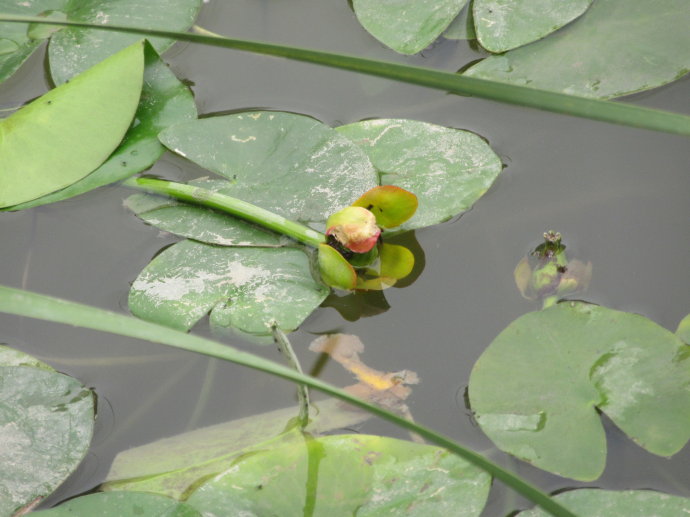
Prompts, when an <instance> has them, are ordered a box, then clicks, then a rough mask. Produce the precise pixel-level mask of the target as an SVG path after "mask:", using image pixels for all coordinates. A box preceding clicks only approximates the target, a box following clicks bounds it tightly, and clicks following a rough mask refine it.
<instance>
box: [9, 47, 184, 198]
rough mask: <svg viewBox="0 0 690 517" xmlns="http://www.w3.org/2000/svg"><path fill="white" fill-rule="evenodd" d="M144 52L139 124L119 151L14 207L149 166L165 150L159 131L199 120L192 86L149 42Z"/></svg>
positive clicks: (72, 193)
mask: <svg viewBox="0 0 690 517" xmlns="http://www.w3.org/2000/svg"><path fill="white" fill-rule="evenodd" d="M144 55H145V60H146V68H145V70H144V82H143V89H142V92H141V98H140V99H139V106H138V108H137V111H136V114H135V115H134V116H135V119H136V120H137V124H136V125H134V126H132V127H130V128H129V130H128V131H127V133H126V134H125V137H124V139H123V141H122V143H121V144H120V145H119V146H118V148H117V149H116V150H115V152H113V154H112V155H111V156H110V157H109V158H108V159H107V160H106V161H105V162H104V163H103V165H101V166H100V167H99V168H98V169H96V170H95V171H94V172H92V173H91V174H89V175H88V176H86V177H85V178H83V179H81V180H79V181H77V182H76V183H73V184H72V185H69V186H68V187H66V188H64V189H62V190H59V191H57V192H54V193H52V194H48V195H47V196H43V197H40V198H38V199H34V200H33V201H29V202H27V203H22V204H20V205H17V206H13V207H11V208H10V209H11V210H23V209H26V208H31V207H34V206H39V205H44V204H47V203H55V202H57V201H62V200H63V199H68V198H71V197H74V196H78V195H80V194H83V193H85V192H89V191H90V190H93V189H95V188H98V187H102V186H103V185H108V184H110V183H115V182H117V181H120V180H123V179H125V178H128V177H129V176H132V175H134V174H136V173H138V172H141V171H143V170H145V169H148V168H149V167H150V166H151V165H153V164H154V163H155V162H156V160H158V158H160V156H161V155H162V154H163V152H164V151H165V148H164V147H163V145H162V144H161V143H160V142H159V141H158V133H160V132H161V131H162V130H163V129H165V128H166V127H168V126H171V125H173V124H177V123H180V122H184V121H186V120H191V119H196V116H197V113H196V105H195V104H194V98H193V97H192V93H191V92H190V91H189V88H187V86H185V85H184V84H182V83H181V82H180V80H179V79H177V77H175V75H174V74H173V73H172V72H171V71H170V69H169V68H168V66H167V65H166V64H165V63H164V62H163V61H162V60H161V58H160V56H158V53H157V52H156V51H155V50H154V49H153V47H151V45H150V44H148V43H146V45H145V51H144Z"/></svg>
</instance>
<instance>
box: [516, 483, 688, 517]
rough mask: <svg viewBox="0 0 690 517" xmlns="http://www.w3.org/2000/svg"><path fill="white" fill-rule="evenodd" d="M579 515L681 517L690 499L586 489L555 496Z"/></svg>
mask: <svg viewBox="0 0 690 517" xmlns="http://www.w3.org/2000/svg"><path fill="white" fill-rule="evenodd" d="M554 499H556V501H558V502H560V503H561V504H563V505H564V506H565V507H566V508H568V509H569V510H571V511H573V512H575V513H576V514H577V515H583V516H587V517H649V516H651V515H653V516H654V517H678V516H680V515H685V514H688V513H690V499H687V498H685V497H678V496H673V495H668V494H664V493H661V492H654V491H652V490H623V491H620V492H614V491H612V490H596V489H593V488H584V489H581V490H571V491H569V492H564V493H562V494H557V495H556V496H554ZM517 515H518V516H519V517H547V516H548V515H550V514H549V513H548V512H545V511H544V510H541V509H534V510H528V511H524V512H520V513H518V514H517Z"/></svg>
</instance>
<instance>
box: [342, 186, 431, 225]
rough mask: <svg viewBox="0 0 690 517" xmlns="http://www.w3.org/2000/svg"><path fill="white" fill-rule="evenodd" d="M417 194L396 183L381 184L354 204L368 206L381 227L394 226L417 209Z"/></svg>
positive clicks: (402, 221) (405, 219)
mask: <svg viewBox="0 0 690 517" xmlns="http://www.w3.org/2000/svg"><path fill="white" fill-rule="evenodd" d="M418 205H419V202H418V201H417V196H415V195H414V194H413V193H412V192H408V191H407V190H405V189H402V188H400V187H396V186H394V185H381V186H378V187H374V188H373V189H371V190H368V191H366V192H365V193H364V194H362V196H361V197H360V198H359V199H358V200H357V201H355V202H354V203H352V206H359V207H363V208H366V209H367V210H369V211H370V212H371V213H373V214H374V216H375V217H376V224H377V225H379V226H380V227H381V228H394V227H396V226H400V225H401V224H402V223H404V222H405V221H407V220H408V219H409V218H410V217H412V216H413V215H414V213H415V212H416V211H417V206H418Z"/></svg>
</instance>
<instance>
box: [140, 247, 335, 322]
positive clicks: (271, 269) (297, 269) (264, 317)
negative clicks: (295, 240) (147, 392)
mask: <svg viewBox="0 0 690 517" xmlns="http://www.w3.org/2000/svg"><path fill="white" fill-rule="evenodd" d="M327 295H328V289H327V288H326V287H325V286H324V285H322V284H319V283H317V282H316V281H315V280H314V279H313V278H312V276H311V272H310V267H309V260H308V258H307V256H306V254H305V253H304V252H303V251H301V250H299V249H295V248H237V247H234V248H232V247H222V246H211V245H208V244H202V243H198V242H194V241H189V240H188V241H182V242H180V243H177V244H175V245H173V246H171V247H170V248H168V249H166V250H165V251H164V252H163V253H161V254H160V255H158V256H157V257H156V258H155V259H153V261H151V263H149V265H148V266H146V268H144V270H143V271H142V272H141V274H140V275H139V277H138V278H137V279H136V280H135V281H134V284H133V285H132V289H131V291H130V294H129V308H130V310H131V311H132V313H133V314H134V315H135V316H138V317H140V318H143V319H145V320H149V321H153V322H156V323H160V324H163V325H166V326H169V327H173V328H176V329H180V330H188V329H190V328H191V327H192V326H193V325H194V324H195V323H196V322H197V321H199V320H200V319H201V318H202V317H203V316H204V315H205V314H206V313H207V312H209V311H211V325H213V326H219V327H226V328H227V327H232V328H236V329H238V330H240V331H242V332H246V333H248V334H254V335H269V334H270V333H271V327H272V326H273V325H276V326H278V327H279V328H281V329H283V330H294V329H296V328H297V327H298V326H299V325H300V324H301V323H302V321H303V320H304V319H305V318H306V317H307V316H309V314H311V312H312V311H313V310H314V309H316V307H318V306H319V304H320V303H321V302H322V301H323V300H324V298H325V297H326V296H327Z"/></svg>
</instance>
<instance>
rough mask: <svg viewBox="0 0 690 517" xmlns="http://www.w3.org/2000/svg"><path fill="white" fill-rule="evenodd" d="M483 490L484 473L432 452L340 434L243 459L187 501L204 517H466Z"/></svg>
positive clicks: (477, 507)
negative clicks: (259, 516) (353, 516)
mask: <svg viewBox="0 0 690 517" xmlns="http://www.w3.org/2000/svg"><path fill="white" fill-rule="evenodd" d="M489 486H490V477H489V476H488V475H487V474H486V473H484V472H482V471H480V470H479V469H478V468H476V467H473V466H471V465H470V464H469V463H467V462H465V461H464V460H462V459H460V458H459V457H457V456H455V455H453V454H451V453H449V452H448V451H445V450H443V449H440V448H438V447H432V446H430V445H420V444H416V443H411V442H404V441H401V440H395V439H392V438H383V437H378V436H366V435H341V436H327V437H323V438H318V439H314V438H309V437H305V438H304V439H302V440H299V441H295V442H293V443H289V444H287V445H285V446H282V447H278V448H274V449H271V450H266V451H261V452H257V453H256V454H252V455H249V456H247V457H246V458H245V459H243V460H241V461H239V462H237V463H236V464H235V465H234V466H233V467H232V468H231V469H230V470H228V471H226V472H225V473H223V474H220V475H218V476H216V477H215V478H213V479H212V480H210V481H208V482H206V483H204V484H203V485H201V486H200V487H199V488H198V489H197V490H196V491H195V492H194V493H193V494H192V495H191V497H189V499H188V500H187V502H188V503H189V504H190V505H191V506H193V507H194V508H196V509H197V510H199V511H200V512H201V513H202V514H203V515H205V516H207V517H212V516H218V517H221V516H222V517H225V516H227V515H244V512H246V514H247V515H303V514H307V515H312V516H313V517H322V516H333V515H354V514H356V515H358V516H361V517H365V516H380V515H403V514H404V515H408V516H411V517H413V516H424V517H434V516H439V517H441V516H442V517H446V516H448V515H453V516H454V517H471V516H472V517H474V516H478V515H479V514H480V513H481V511H482V509H483V508H484V505H485V503H486V498H487V495H488V491H489Z"/></svg>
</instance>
